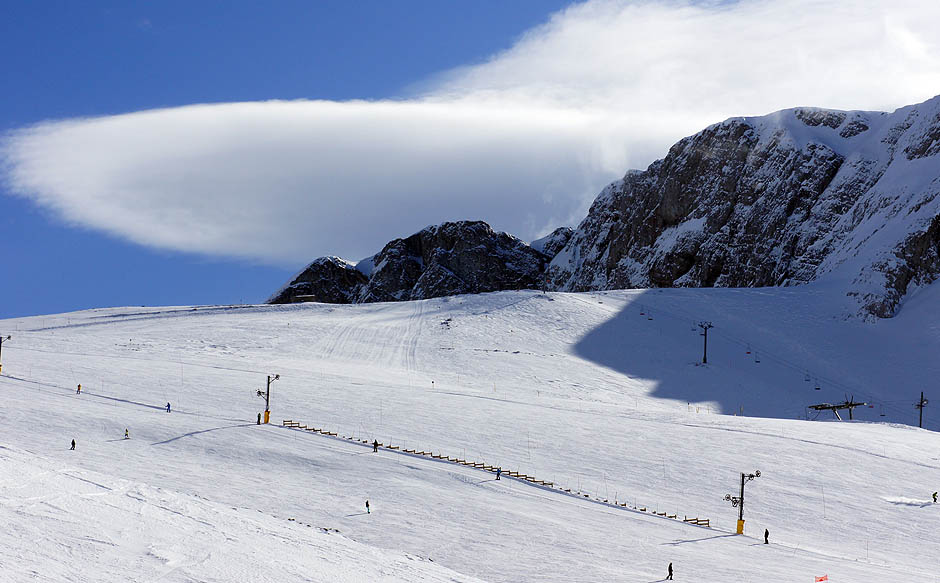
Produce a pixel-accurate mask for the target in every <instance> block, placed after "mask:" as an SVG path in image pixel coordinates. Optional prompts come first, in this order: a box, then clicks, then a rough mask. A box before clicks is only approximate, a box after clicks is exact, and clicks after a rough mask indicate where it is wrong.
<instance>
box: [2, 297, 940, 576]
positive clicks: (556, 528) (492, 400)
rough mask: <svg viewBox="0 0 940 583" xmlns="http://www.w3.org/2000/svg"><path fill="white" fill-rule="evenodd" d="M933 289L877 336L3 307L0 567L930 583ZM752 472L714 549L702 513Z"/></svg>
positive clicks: (379, 309) (829, 303) (729, 316)
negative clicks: (818, 412) (477, 465)
mask: <svg viewBox="0 0 940 583" xmlns="http://www.w3.org/2000/svg"><path fill="white" fill-rule="evenodd" d="M935 287H936V286H932V287H929V288H926V289H923V290H920V291H919V292H918V293H917V294H915V295H914V296H912V297H911V298H910V299H909V300H908V304H907V305H906V306H905V308H904V310H902V312H901V314H900V315H899V316H898V317H897V318H894V319H892V320H886V321H879V322H876V323H863V322H858V321H854V320H851V321H843V320H840V319H834V318H832V317H831V316H830V315H829V314H834V313H840V312H839V310H835V309H833V306H834V305H835V304H836V303H837V301H835V300H833V297H834V296H833V294H832V293H830V291H829V290H827V289H825V288H823V287H818V286H816V287H814V286H807V287H800V288H783V289H752V290H734V289H699V290H692V289H668V290H657V291H636V290H634V291H617V292H603V293H584V294H565V293H551V294H541V293H537V292H530V291H523V292H500V293H493V294H483V295H479V296H459V297H452V298H439V299H433V300H425V301H418V302H405V303H393V304H364V305H355V306H337V305H323V304H301V305H288V306H210V307H167V308H114V309H100V310H90V311H84V312H77V313H71V314H62V315H55V316H37V317H31V318H20V319H9V320H3V321H0V332H2V333H3V334H11V335H12V336H13V339H12V340H11V341H9V342H5V343H4V344H3V353H2V356H3V371H2V372H3V374H2V376H0V391H2V392H3V394H4V406H3V407H2V408H0V469H2V471H0V476H2V477H0V513H2V517H3V523H4V524H6V525H9V527H8V528H7V529H5V531H4V532H3V534H0V573H3V574H4V575H3V577H10V579H9V580H11V581H20V580H30V579H36V580H49V581H112V580H113V581H127V580H132V581H156V580H159V581H234V580H252V581H477V580H482V581H658V580H661V579H662V578H663V577H664V576H665V572H666V565H667V564H668V563H669V562H672V563H673V565H674V568H675V573H676V579H677V580H687V581H689V580H691V581H716V582H717V581H729V580H735V581H755V582H757V581H804V580H805V581H812V579H811V577H813V576H821V575H824V574H827V575H828V576H829V580H830V581H833V582H838V581H879V582H883V581H910V580H934V579H936V578H937V576H938V575H937V573H938V568H937V566H936V565H935V564H934V563H935V562H936V561H935V560H934V559H935V558H936V557H938V556H940V540H938V538H937V537H936V536H935V531H936V524H937V520H938V519H940V505H934V504H932V503H930V500H929V497H930V496H929V495H930V493H931V492H933V491H935V490H937V489H938V488H940V439H938V437H937V434H936V433H934V432H933V431H928V430H921V429H918V428H916V427H912V426H911V425H910V424H911V423H912V421H913V422H915V423H916V417H914V415H915V413H916V410H915V409H914V408H913V407H912V404H913V403H914V402H915V401H916V398H917V397H918V396H919V392H920V390H923V389H927V390H928V397H929V396H930V395H929V389H930V387H931V384H930V381H931V380H932V379H934V378H937V376H938V374H940V370H938V368H940V365H938V363H937V359H936V358H935V357H934V356H933V355H935V354H937V351H938V349H940V346H938V344H940V340H938V339H940V334H938V331H940V321H938V320H940V317H938V316H937V315H936V313H935V310H933V309H932V307H933V306H936V305H937V303H936V301H937V299H938V298H937V297H936V296H937V293H938V290H936V289H933V288H935ZM641 312H642V315H641ZM700 320H710V321H712V322H713V324H714V325H715V328H713V329H711V330H710V331H709V337H708V364H707V365H702V364H701V357H702V337H701V336H699V331H698V330H697V328H696V329H695V330H694V331H693V328H694V323H695V322H697V321H700ZM748 352H750V354H749V353H748ZM756 360H759V361H760V362H756ZM269 374H270V375H274V374H279V375H280V377H281V378H280V379H279V380H277V381H274V382H273V383H272V385H271V409H272V424H271V425H267V426H263V425H262V426H258V425H256V424H255V420H256V416H257V414H258V412H259V411H261V410H263V407H264V402H263V400H262V399H259V398H258V396H257V394H256V393H257V391H258V389H264V388H265V381H266V377H267V375H269ZM807 376H809V378H810V379H811V380H810V381H806V380H805V379H806V378H807ZM78 383H81V384H82V386H83V391H82V394H81V395H77V394H75V386H76V385H77V384H78ZM817 385H818V386H819V387H820V388H819V390H816V389H815V387H816V386H817ZM846 395H848V396H852V395H854V396H855V398H856V400H865V401H869V402H871V403H872V404H873V407H872V408H868V407H865V408H862V409H857V410H856V411H855V413H856V419H862V420H863V421H861V422H844V423H839V422H835V421H832V420H829V419H828V418H827V417H826V416H825V415H824V416H820V417H819V420H817V421H808V420H805V418H806V415H807V410H806V405H808V404H811V403H818V402H823V401H829V402H833V401H841V400H842V399H844V398H845V396H846ZM167 402H171V403H172V406H173V412H172V413H169V414H168V413H166V411H165V409H164V407H165V404H166V403H167ZM931 407H932V405H931V406H929V407H928V408H927V410H926V417H925V421H926V422H925V426H926V427H928V428H932V429H938V426H937V424H936V422H934V421H933V419H932V416H931ZM742 412H743V416H742V415H740V414H741V413H742ZM882 412H883V413H884V416H882ZM722 413H723V414H722ZM736 414H737V415H736ZM812 417H813V415H812V414H811V415H810V419H812ZM283 419H293V420H296V421H300V422H302V423H307V424H309V425H315V426H317V427H323V428H326V429H329V430H331V431H334V432H337V433H339V434H341V435H346V436H351V437H352V436H354V437H356V439H365V440H372V439H378V440H379V441H381V442H383V443H392V444H395V445H399V446H402V447H404V448H411V449H421V450H425V451H427V450H432V451H434V452H437V453H444V454H449V455H454V456H460V457H462V458H463V459H471V460H475V461H481V462H482V461H485V462H486V463H488V464H496V465H500V466H501V467H503V468H504V469H506V470H510V469H511V470H519V471H522V472H524V473H526V474H529V475H535V476H537V477H539V478H540V479H542V480H546V481H550V482H553V483H554V484H555V485H556V486H557V487H554V488H548V487H536V486H533V485H531V484H528V483H525V482H522V481H519V480H514V479H508V478H507V477H506V476H505V475H504V477H503V479H502V480H500V481H496V480H494V476H493V475H492V474H491V473H488V472H484V471H482V470H477V469H472V468H468V467H465V466H460V465H454V464H450V463H445V462H442V461H439V460H434V459H430V458H428V457H425V456H420V457H419V456H411V455H407V454H403V453H400V451H392V450H388V449H382V450H381V451H380V452H379V453H372V448H371V447H365V446H363V445H362V444H360V443H356V442H353V441H350V440H342V439H336V438H331V437H326V436H322V435H318V434H313V433H310V432H305V431H301V430H294V429H288V428H285V427H280V426H278V425H277V424H279V423H280V422H281V420H283ZM905 424H906V425H905ZM125 428H128V430H129V433H130V436H131V438H130V439H129V440H124V439H122V438H123V434H124V429H125ZM73 438H74V439H75V440H76V442H77V448H76V450H75V451H69V442H70V440H71V439H73ZM757 469H759V470H760V471H761V473H762V475H761V477H760V478H758V479H756V480H754V481H752V482H750V483H749V484H748V486H747V491H746V492H747V496H746V499H747V505H746V511H745V518H746V519H747V523H746V533H745V536H735V535H734V534H733V533H734V526H735V519H736V518H737V510H736V509H734V508H732V507H731V505H730V504H729V503H728V502H725V501H724V500H723V499H722V498H723V497H724V495H725V494H733V495H737V493H738V492H737V490H738V487H739V480H740V472H742V471H743V472H752V471H754V470H757ZM563 489H569V490H571V491H572V494H573V495H569V494H567V493H565V492H564V491H563ZM585 494H586V495H587V497H585V496H584V495H585ZM366 499H368V500H369V501H370V504H371V507H372V513H371V514H366V513H365V507H364V503H365V500H366ZM595 499H599V500H604V499H607V500H610V501H613V500H617V501H618V502H626V503H627V505H628V506H627V507H626V508H623V507H614V506H612V505H610V504H601V503H598V502H597V500H595ZM634 506H636V507H638V508H642V507H645V508H647V511H646V512H640V511H638V510H636V511H635V510H633V507H634ZM652 511H658V512H666V513H669V514H677V515H678V516H679V518H680V519H681V518H682V517H683V516H689V517H701V518H708V519H710V521H711V526H712V528H704V527H697V526H693V525H689V524H685V523H683V522H681V520H670V519H666V518H662V517H659V516H654V515H653V512H652ZM764 528H767V529H769V530H770V537H771V543H772V544H770V545H763V544H761V543H762V542H763V540H762V534H763V530H764ZM0 578H2V577H0Z"/></svg>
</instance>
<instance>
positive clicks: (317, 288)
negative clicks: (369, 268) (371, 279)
mask: <svg viewBox="0 0 940 583" xmlns="http://www.w3.org/2000/svg"><path fill="white" fill-rule="evenodd" d="M367 281H368V278H366V276H365V275H364V274H363V273H362V272H360V271H359V270H358V269H356V266H355V265H353V264H352V263H350V262H348V261H346V260H345V259H340V258H339V257H320V258H319V259H316V260H314V261H313V263H311V264H310V265H308V266H307V267H306V268H304V270H303V271H301V272H300V273H299V274H297V276H296V277H294V279H292V280H291V281H290V283H288V284H287V285H286V286H284V287H283V288H281V289H280V290H279V291H278V292H277V293H276V294H274V295H273V296H272V297H271V299H270V300H268V303H272V304H293V303H297V302H322V303H325V304H349V303H352V302H354V301H355V300H356V298H357V297H359V293H360V292H361V291H362V288H363V286H365V284H366V282H367Z"/></svg>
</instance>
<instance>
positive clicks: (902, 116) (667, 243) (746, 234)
mask: <svg viewBox="0 0 940 583" xmlns="http://www.w3.org/2000/svg"><path fill="white" fill-rule="evenodd" d="M938 195H940V96H938V97H935V98H933V99H931V100H929V101H927V102H924V103H921V104H919V105H913V106H909V107H904V108H901V109H899V110H897V111H895V112H893V113H890V114H888V113H881V112H863V111H850V112H845V111H832V110H822V109H813V108H797V109H788V110H784V111H780V112H777V113H774V114H770V115H766V116H762V117H746V118H732V119H729V120H727V121H724V122H722V123H719V124H715V125H713V126H711V127H709V128H707V129H705V130H703V131H702V132H700V133H698V134H695V135H694V136H691V137H688V138H685V139H683V140H681V141H679V142H678V143H677V144H676V145H674V146H673V147H672V148H671V149H670V151H669V154H668V155H667V156H666V157H665V158H664V159H662V160H659V161H657V162H654V163H653V164H652V165H651V166H650V167H649V168H648V169H647V170H646V171H643V172H640V171H631V172H629V173H627V175H626V176H625V177H624V178H623V179H621V180H619V181H617V182H614V183H613V184H611V185H609V186H608V187H607V188H606V189H605V190H604V191H603V192H602V193H601V194H600V195H599V196H598V198H597V199H596V200H595V202H594V204H593V205H592V207H591V210H590V212H589V213H588V216H587V218H585V219H584V221H583V222H582V223H581V225H580V226H579V227H578V229H576V230H575V232H574V234H573V235H572V236H571V239H570V240H569V241H568V244H567V245H566V246H565V248H564V249H562V250H561V251H560V252H559V253H558V254H557V255H556V256H555V258H554V259H553V261H552V264H551V266H550V267H549V271H550V273H551V275H552V280H553V283H554V286H555V287H556V288H557V289H562V290H568V291H579V290H592V289H593V290H596V289H616V288H633V287H638V288H646V287H673V286H690V287H710V286H723V287H758V286H779V285H794V284H803V283H806V282H809V281H816V280H820V281H829V282H833V283H835V284H837V285H838V286H840V289H841V291H842V293H843V294H847V295H848V296H849V297H851V298H852V301H850V302H846V307H845V308H843V311H844V312H847V313H849V314H854V313H861V314H863V315H874V316H878V317H890V316H892V315H894V314H895V313H896V312H897V309H898V307H899V304H900V303H901V301H902V299H903V298H904V297H905V294H907V293H908V292H909V291H911V290H914V289H917V288H918V287H920V286H923V285H927V284H929V283H930V282H932V281H934V279H936V277H937V276H938V275H940V196H938Z"/></svg>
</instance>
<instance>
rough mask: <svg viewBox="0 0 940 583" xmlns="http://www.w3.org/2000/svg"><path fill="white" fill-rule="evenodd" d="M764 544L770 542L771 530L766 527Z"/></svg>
mask: <svg viewBox="0 0 940 583" xmlns="http://www.w3.org/2000/svg"><path fill="white" fill-rule="evenodd" d="M764 544H765V545H769V544H770V531H769V530H767V529H766V528H765V529H764Z"/></svg>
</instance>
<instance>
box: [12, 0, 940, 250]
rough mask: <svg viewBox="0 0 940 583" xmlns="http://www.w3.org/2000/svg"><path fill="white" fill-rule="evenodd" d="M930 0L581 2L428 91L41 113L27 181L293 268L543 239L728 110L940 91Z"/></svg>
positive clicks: (22, 157)
mask: <svg viewBox="0 0 940 583" xmlns="http://www.w3.org/2000/svg"><path fill="white" fill-rule="evenodd" d="M936 22H940V3H936V2H934V1H933V0H923V1H915V0H900V1H896V2H892V3H890V4H889V3H887V2H882V1H880V0H858V1H853V2H822V1H817V0H773V1H769V0H764V1H751V2H741V3H733V4H726V3H714V2H708V3H699V4H690V3H685V2H626V3H625V2H612V1H596V2H588V3H586V4H581V5H577V6H573V7H571V8H569V9H567V10H565V11H562V12H559V13H557V14H555V15H554V16H552V18H551V19H550V21H549V22H547V23H546V24H545V25H543V26H541V27H538V28H536V29H533V30H531V31H529V32H528V33H527V34H526V35H524V37H523V38H522V39H520V41H519V42H518V43H517V44H516V45H515V46H514V47H512V48H511V49H509V50H507V51H505V52H504V53H501V54H499V55H496V56H494V57H493V58H492V59H491V60H490V61H488V62H487V63H484V64H482V65H477V66H473V67H467V68H463V69H458V70H455V71H450V72H447V73H445V74H442V75H441V76H440V77H438V78H436V79H434V80H431V81H429V82H428V83H426V84H425V89H424V91H423V92H422V93H421V94H420V95H418V96H416V97H415V98H413V99H411V100H406V101H381V102H342V103H337V102H327V101H295V102H264V103H232V104H221V105H195V106H188V107H180V108H173V109H164V110H154V111H145V112H138V113H131V114H126V115H118V116H108V117H103V118H93V119H80V120H70V121H64V122H51V123H46V124H41V125H38V126H34V127H31V128H26V129H25V130H22V131H19V132H15V133H13V134H11V135H10V136H8V138H7V139H6V140H5V143H4V151H3V154H4V157H5V158H6V178H7V182H8V184H9V186H10V189H11V191H13V192H15V193H17V194H20V195H22V196H26V197H29V198H31V199H33V200H34V201H36V202H37V203H38V204H40V205H41V206H44V207H47V208H50V209H53V210H55V211H56V212H57V214H58V215H59V216H61V217H62V218H63V219H64V220H66V221H69V222H72V223H76V224H80V225H84V226H89V227H92V228H96V229H99V230H102V231H106V232H109V233H112V234H116V235H119V236H122V237H124V238H126V239H129V240H131V241H135V242H138V243H142V244H144V245H149V246H154V247H159V248H165V249H176V250H185V251H195V252H199V253H205V254H210V255H225V256H237V257H246V258H252V259H258V260H262V261H267V262H272V263H278V264H282V265H287V266H296V265H295V264H298V263H302V262H305V261H307V260H309V259H312V258H313V257H315V256H318V255H323V254H339V255H344V256H347V257H351V258H358V257H361V256H364V255H366V254H368V253H371V252H374V251H377V250H378V249H379V248H380V247H381V245H382V244H383V243H384V242H386V241H387V240H389V239H390V238H393V237H396V236H404V235H408V234H410V233H412V232H414V231H415V230H417V229H419V228H421V227H423V226H425V225H428V224H432V223H438V222H441V221H443V220H449V219H463V218H468V219H476V218H480V219H484V220H487V221H489V222H490V223H491V224H493V225H494V226H495V227H496V228H499V229H504V230H508V231H510V232H512V233H514V234H517V235H519V236H522V237H523V238H534V237H535V236H537V235H539V234H542V233H543V232H545V231H546V230H548V229H549V228H550V227H553V226H555V225H557V224H561V223H571V222H576V221H577V220H578V219H579V218H580V217H581V216H582V214H583V212H584V211H585V210H586V207H587V204H589V202H590V200H591V198H592V197H593V195H594V194H596V192H597V191H599V190H600V188H601V187H602V186H603V185H604V184H605V183H606V182H607V181H609V180H611V179H613V178H615V177H617V176H620V175H621V174H622V173H623V172H624V171H625V170H626V169H627V168H629V167H637V166H645V165H646V164H648V163H649V162H651V161H652V160H653V159H655V158H657V157H661V156H662V155H663V154H665V151H666V148H668V146H669V145H670V144H671V143H672V142H674V141H675V140H676V139H678V138H680V137H682V136H684V135H687V134H689V133H692V132H695V131H697V130H699V129H701V128H702V127H704V126H705V125H707V124H709V123H712V122H715V121H720V120H721V119H724V118H726V117H729V116H732V115H751V114H761V113H767V112H770V111H773V110H776V109H781V108H785V107H792V106H797V105H819V106H826V107H835V108H845V109H858V108H864V109H892V108H894V107H898V106H901V105H905V104H908V103H914V102H917V101H922V100H924V99H927V98H929V97H931V96H933V95H934V94H936V93H940V40H938V37H937V35H936V34H935V33H934V31H933V30H932V27H933V25H934V23H936Z"/></svg>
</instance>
